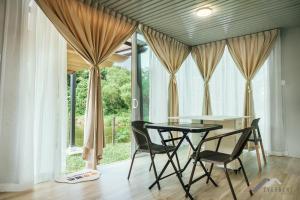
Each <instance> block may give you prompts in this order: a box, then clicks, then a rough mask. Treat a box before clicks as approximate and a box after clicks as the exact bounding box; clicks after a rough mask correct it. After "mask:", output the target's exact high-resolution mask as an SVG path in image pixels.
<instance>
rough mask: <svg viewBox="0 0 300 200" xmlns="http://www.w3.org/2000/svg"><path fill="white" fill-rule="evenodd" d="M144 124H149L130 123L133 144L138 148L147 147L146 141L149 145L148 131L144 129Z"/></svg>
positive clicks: (142, 122) (141, 122)
mask: <svg viewBox="0 0 300 200" xmlns="http://www.w3.org/2000/svg"><path fill="white" fill-rule="evenodd" d="M146 124H150V122H145V121H133V122H131V127H132V132H133V136H134V138H135V142H136V144H137V146H139V147H142V146H145V147H147V145H148V141H149V142H150V143H151V140H150V136H149V133H148V130H147V128H145V125H146ZM149 145H150V144H149Z"/></svg>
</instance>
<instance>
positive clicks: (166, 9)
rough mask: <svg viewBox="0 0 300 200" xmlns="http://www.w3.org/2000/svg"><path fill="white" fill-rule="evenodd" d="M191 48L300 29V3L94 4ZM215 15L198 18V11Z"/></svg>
mask: <svg viewBox="0 0 300 200" xmlns="http://www.w3.org/2000/svg"><path fill="white" fill-rule="evenodd" d="M94 1H97V2H99V3H100V4H102V5H103V6H105V7H108V8H111V9H113V10H116V11H118V12H120V13H122V14H124V15H126V16H128V17H130V18H132V19H135V20H137V21H139V22H141V23H143V24H145V25H148V26H150V27H152V28H154V29H156V30H158V31H160V32H163V33H165V34H167V35H170V36H172V37H174V38H176V39H178V40H179V41H182V42H184V43H186V44H188V45H197V44H202V43H205V42H209V41H215V40H220V39H224V38H229V37H234V36H239V35H245V34H248V33H254V32H259V31H263V30H268V29H273V28H279V27H292V26H300V0H94ZM204 7H209V8H211V9H212V10H213V14H212V15H211V16H209V17H206V18H200V17H198V16H196V14H195V11H196V10H197V9H199V8H204Z"/></svg>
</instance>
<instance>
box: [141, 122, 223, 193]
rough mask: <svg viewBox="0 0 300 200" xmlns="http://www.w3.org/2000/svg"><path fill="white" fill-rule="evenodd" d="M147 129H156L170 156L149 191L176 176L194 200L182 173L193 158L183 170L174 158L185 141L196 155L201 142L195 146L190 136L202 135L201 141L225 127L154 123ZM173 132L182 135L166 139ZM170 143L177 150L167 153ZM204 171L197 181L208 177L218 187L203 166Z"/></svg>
mask: <svg viewBox="0 0 300 200" xmlns="http://www.w3.org/2000/svg"><path fill="white" fill-rule="evenodd" d="M145 128H147V129H155V130H157V133H158V134H159V136H160V139H161V143H162V145H163V146H164V147H165V150H166V154H167V156H168V160H167V162H166V163H165V165H164V167H163V169H162V171H161V172H160V174H159V175H158V177H157V179H156V180H155V181H154V182H153V183H152V185H150V186H149V189H151V188H152V187H153V186H154V185H155V184H156V183H158V182H159V181H161V180H162V179H165V178H168V177H170V176H171V175H176V176H177V178H178V180H179V182H180V184H181V186H182V188H183V190H184V192H185V194H186V196H187V197H189V198H190V199H193V197H192V195H191V194H190V192H189V191H188V189H187V187H188V184H185V183H184V181H183V179H182V172H184V171H185V170H186V169H187V167H188V165H189V163H190V162H191V160H192V158H191V157H189V159H188V160H187V162H186V163H185V165H184V167H183V168H182V169H179V168H180V166H177V167H178V168H177V167H176V165H175V163H174V161H173V158H174V156H175V155H176V153H177V152H178V150H179V148H180V147H181V145H182V144H183V142H184V141H187V143H188V144H189V146H190V147H191V149H192V150H193V152H194V153H196V151H197V150H198V148H199V145H200V143H201V141H200V142H199V144H196V145H193V144H192V142H191V140H190V138H189V136H188V135H189V134H201V136H202V137H201V138H202V139H201V140H204V139H205V138H206V137H207V136H208V134H209V132H210V131H214V130H218V129H222V128H223V126H222V125H218V124H200V123H181V122H166V123H153V124H147V125H145ZM172 132H181V133H182V135H181V136H178V137H176V138H173V137H172V138H166V137H164V136H165V133H171V134H172ZM174 141H176V142H174ZM169 142H174V143H173V144H175V146H176V147H175V150H174V151H172V152H169V151H167V145H168V143H169ZM170 164H171V166H172V168H173V170H174V172H173V173H171V174H168V175H165V176H164V174H165V172H166V169H167V167H168V166H169V165H170ZM202 168H203V170H204V175H202V176H201V177H199V178H198V179H197V181H198V180H200V179H202V178H204V177H208V179H209V180H210V181H211V182H212V183H213V184H215V185H216V183H215V182H214V180H213V179H212V178H211V176H209V173H208V172H207V170H206V168H205V167H204V166H202Z"/></svg>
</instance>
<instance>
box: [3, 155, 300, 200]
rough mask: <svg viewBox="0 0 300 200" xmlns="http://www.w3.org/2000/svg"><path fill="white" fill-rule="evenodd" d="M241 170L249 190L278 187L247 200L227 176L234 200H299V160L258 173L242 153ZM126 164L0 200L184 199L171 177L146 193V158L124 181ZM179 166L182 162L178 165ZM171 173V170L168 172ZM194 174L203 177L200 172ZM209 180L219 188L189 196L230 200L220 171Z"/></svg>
mask: <svg viewBox="0 0 300 200" xmlns="http://www.w3.org/2000/svg"><path fill="white" fill-rule="evenodd" d="M180 157H181V160H182V161H184V160H185V159H186V153H182V154H181V156H180ZM244 158H245V161H244V166H245V168H246V172H247V174H248V177H249V180H250V183H251V187H255V186H256V185H257V184H258V183H259V182H260V181H262V180H263V179H264V178H277V179H279V180H280V181H281V183H282V184H281V185H273V186H272V187H269V188H262V189H260V190H259V191H257V192H256V193H255V194H254V196H253V197H250V195H249V193H248V189H247V186H246V183H245V181H244V179H243V175H242V173H238V174H237V175H236V174H235V173H233V172H231V173H230V177H231V179H232V183H233V186H234V188H235V192H236V195H237V198H238V199H245V200H248V199H249V200H250V199H251V200H265V199H272V200H277V199H278V200H297V199H300V192H299V191H300V159H297V158H288V157H275V156H270V157H267V159H268V164H267V165H266V166H264V167H263V169H262V172H261V173H259V171H258V167H257V163H256V162H257V161H256V158H255V153H253V152H247V151H245V152H244ZM165 161H166V157H165V156H159V157H157V158H156V162H157V165H158V168H159V169H158V170H159V171H160V169H161V168H162V166H163V164H164V162H165ZM129 163H130V161H129V160H127V161H122V162H118V163H114V164H111V165H104V166H101V168H100V170H101V178H100V179H99V180H97V181H93V182H86V183H80V184H74V185H69V184H60V183H55V182H46V183H41V184H37V185H36V186H35V187H34V188H33V189H32V190H29V191H25V192H18V193H13V192H12V193H0V199H1V200H4V199H7V200H29V199H33V200H40V199H43V200H44V199H59V200H70V199H76V200H77V199H78V200H81V199H85V200H86V199H92V200H93V199H107V200H110V199H112V200H115V199H116V200H119V199H120V200H123V199H133V200H150V199H159V200H163V199H164V200H167V199H170V200H180V199H185V195H184V192H183V190H182V188H181V186H180V184H179V182H178V179H177V178H176V177H175V176H172V177H170V178H167V179H165V180H162V181H161V187H162V189H161V190H160V191H159V190H158V189H157V188H156V187H154V188H153V189H152V190H148V186H149V185H150V184H151V183H152V182H153V181H154V175H153V171H151V172H148V168H149V164H150V158H149V157H140V158H137V159H136V162H135V163H134V166H133V171H132V176H131V179H130V181H128V180H127V178H126V177H127V173H128V169H129ZM182 164H183V162H182ZM168 171H171V169H168ZM196 171H197V174H198V175H199V174H201V173H203V172H202V170H201V169H200V168H198V169H197V170H196ZM189 175H190V168H189V169H188V170H187V171H186V172H185V173H184V177H183V178H184V181H185V182H187V181H188V177H189ZM212 177H213V178H214V180H215V181H216V182H217V183H218V185H219V187H218V188H216V187H214V186H213V185H212V184H211V183H209V184H205V181H204V180H203V181H199V182H197V183H195V184H194V185H193V186H192V188H191V194H192V195H193V197H195V199H198V200H200V199H201V200H221V199H222V200H225V199H232V196H231V193H230V190H229V186H228V184H227V180H226V178H225V175H224V172H223V170H222V169H221V168H216V169H215V170H214V172H213V175H212Z"/></svg>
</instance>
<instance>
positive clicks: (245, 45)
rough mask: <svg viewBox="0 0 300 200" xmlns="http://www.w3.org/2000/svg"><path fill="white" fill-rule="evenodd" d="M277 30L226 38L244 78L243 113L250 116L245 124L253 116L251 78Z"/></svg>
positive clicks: (266, 53)
mask: <svg viewBox="0 0 300 200" xmlns="http://www.w3.org/2000/svg"><path fill="white" fill-rule="evenodd" d="M278 33H279V31H278V30H270V31H264V32H259V33H255V34H250V35H245V36H241V37H235V38H230V39H227V45H228V49H229V52H230V54H231V55H232V57H233V60H234V62H235V63H236V65H237V67H238V69H239V70H240V72H241V73H242V75H243V76H244V78H245V79H246V85H245V87H246V89H245V105H244V114H245V116H250V118H249V119H248V120H246V121H245V126H246V127H247V126H249V125H250V120H251V118H253V117H254V105H253V94H252V83H251V81H252V79H253V77H254V76H255V74H256V72H257V71H258V70H259V69H260V67H261V66H262V65H263V64H264V62H265V60H266V59H267V57H268V56H269V54H270V52H271V50H272V47H273V44H274V42H275V40H276V38H277V35H278Z"/></svg>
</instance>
